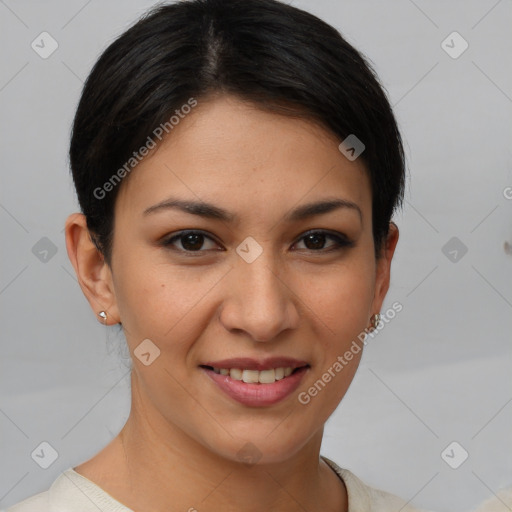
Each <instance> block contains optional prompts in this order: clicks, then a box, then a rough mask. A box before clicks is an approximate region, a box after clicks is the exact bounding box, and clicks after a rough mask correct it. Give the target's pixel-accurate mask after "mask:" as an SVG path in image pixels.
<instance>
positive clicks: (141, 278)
mask: <svg viewBox="0 0 512 512" xmlns="http://www.w3.org/2000/svg"><path fill="white" fill-rule="evenodd" d="M117 270H118V276H117V277H118V279H117V284H116V299H117V303H118V308H119V313H120V315H121V321H122V323H123V326H124V328H125V333H126V338H127V341H128V344H129V346H130V348H131V349H132V350H133V349H134V348H135V347H136V346H137V345H138V344H139V343H140V342H141V341H142V340H143V339H146V338H149V339H150V340H152V341H153V342H154V343H155V344H156V345H157V346H158V347H159V348H160V350H161V351H162V352H173V353H177V352H179V351H180V350H185V349H186V347H187V346H188V345H189V344H190V342H191V341H190V340H193V339H194V337H198V336H199V335H200V333H201V331H202V330H204V328H205V325H203V324H204V321H205V320H206V317H205V315H204V311H203V309H204V306H202V301H204V300H205V297H206V296H207V295H208V292H209V291H210V290H211V289H212V287H213V286H214V285H215V283H216V282H217V281H218V276H207V275H204V274H202V275H201V274H200V272H201V271H200V270H199V269H198V271H197V272H194V271H192V272H191V271H190V269H180V268H179V267H176V266H172V265H170V264H161V263H157V264H155V263H151V262H150V261H149V259H148V260H147V262H146V264H145V263H144V260H143V258H142V257H139V258H130V259H128V258H126V259H124V261H123V260H121V261H119V262H118V266H117ZM202 311H203V313H202V315H201V312H202Z"/></svg>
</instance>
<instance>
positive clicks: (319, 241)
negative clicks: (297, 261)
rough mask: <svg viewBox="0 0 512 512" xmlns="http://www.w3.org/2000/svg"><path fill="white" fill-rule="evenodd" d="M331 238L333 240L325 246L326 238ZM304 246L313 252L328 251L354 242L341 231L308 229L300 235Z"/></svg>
mask: <svg viewBox="0 0 512 512" xmlns="http://www.w3.org/2000/svg"><path fill="white" fill-rule="evenodd" d="M328 239H331V240H334V243H332V244H331V245H330V246H328V247H327V248H326V247H325V243H326V240H328ZM301 240H303V243H304V245H305V248H306V249H307V250H310V251H314V252H321V251H324V252H328V251H332V250H336V249H341V248H343V247H349V246H352V245H354V243H353V242H352V241H350V240H348V239H347V238H346V237H345V236H344V235H342V234H341V233H340V234H339V235H336V234H333V233H330V232H328V231H310V232H308V233H306V234H305V235H303V236H302V237H301Z"/></svg>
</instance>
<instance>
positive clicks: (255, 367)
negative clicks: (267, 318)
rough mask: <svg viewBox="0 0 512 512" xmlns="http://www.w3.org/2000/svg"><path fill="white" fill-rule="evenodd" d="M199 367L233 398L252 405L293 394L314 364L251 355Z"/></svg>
mask: <svg viewBox="0 0 512 512" xmlns="http://www.w3.org/2000/svg"><path fill="white" fill-rule="evenodd" d="M199 368H201V370H202V371H203V372H204V373H205V374H206V376H207V377H209V379H210V381H213V383H214V384H216V386H215V388H216V389H217V390H219V389H220V390H221V391H222V392H224V393H225V394H226V395H228V396H229V397H230V398H232V399H233V400H235V401H237V402H239V403H241V404H243V405H246V406H250V407H262V406H269V405H273V404H276V403H277V402H280V401H282V400H284V399H285V398H287V397H288V396H290V395H291V394H292V393H293V392H294V391H295V390H296V389H297V387H298V386H299V385H300V383H301V381H302V379H303V378H304V376H305V374H306V373H307V372H308V370H309V369H310V368H311V366H310V365H309V364H308V363H306V362H304V361H296V360H292V359H288V358H280V359H274V360H271V361H266V362H264V363H259V362H256V361H254V360H249V359H236V360H229V361H228V360H226V361H216V362H212V363H209V364H201V365H199Z"/></svg>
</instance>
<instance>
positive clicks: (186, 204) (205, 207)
mask: <svg viewBox="0 0 512 512" xmlns="http://www.w3.org/2000/svg"><path fill="white" fill-rule="evenodd" d="M341 208H346V209H350V210H354V211H356V212H357V213H358V214H359V218H360V219H361V222H362V221H363V212H362V211H361V208H360V207H359V206H358V205H357V204H356V203H354V202H352V201H349V200H347V199H341V198H328V199H324V200H322V201H316V202H313V203H307V204H304V205H301V206H299V207H298V208H295V209H294V210H292V211H291V212H288V213H287V214H286V215H285V217H284V220H285V221H287V222H294V221H299V220H304V219H307V218H309V217H314V216H315V215H321V214H325V213H329V212H332V211H334V210H338V209H341ZM171 209H177V210H181V211H183V212H185V213H190V214H192V215H199V216H200V217H205V218H208V219H217V220H222V221H226V222H233V221H235V220H238V216H237V215H235V214H234V213H230V212H228V211H226V210H224V209H223V208H219V207H218V206H215V205H213V204H211V203H206V202H204V201H186V200H182V199H175V198H169V199H166V200H164V201H162V202H160V203H157V204H155V205H153V206H150V207H149V208H146V210H144V212H143V215H144V216H146V215H151V214H153V213H156V212H160V211H164V210H171Z"/></svg>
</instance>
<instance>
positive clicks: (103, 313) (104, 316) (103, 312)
mask: <svg viewBox="0 0 512 512" xmlns="http://www.w3.org/2000/svg"><path fill="white" fill-rule="evenodd" d="M98 316H99V317H100V318H101V319H102V320H103V322H104V324H105V325H107V313H105V311H100V312H99V313H98Z"/></svg>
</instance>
